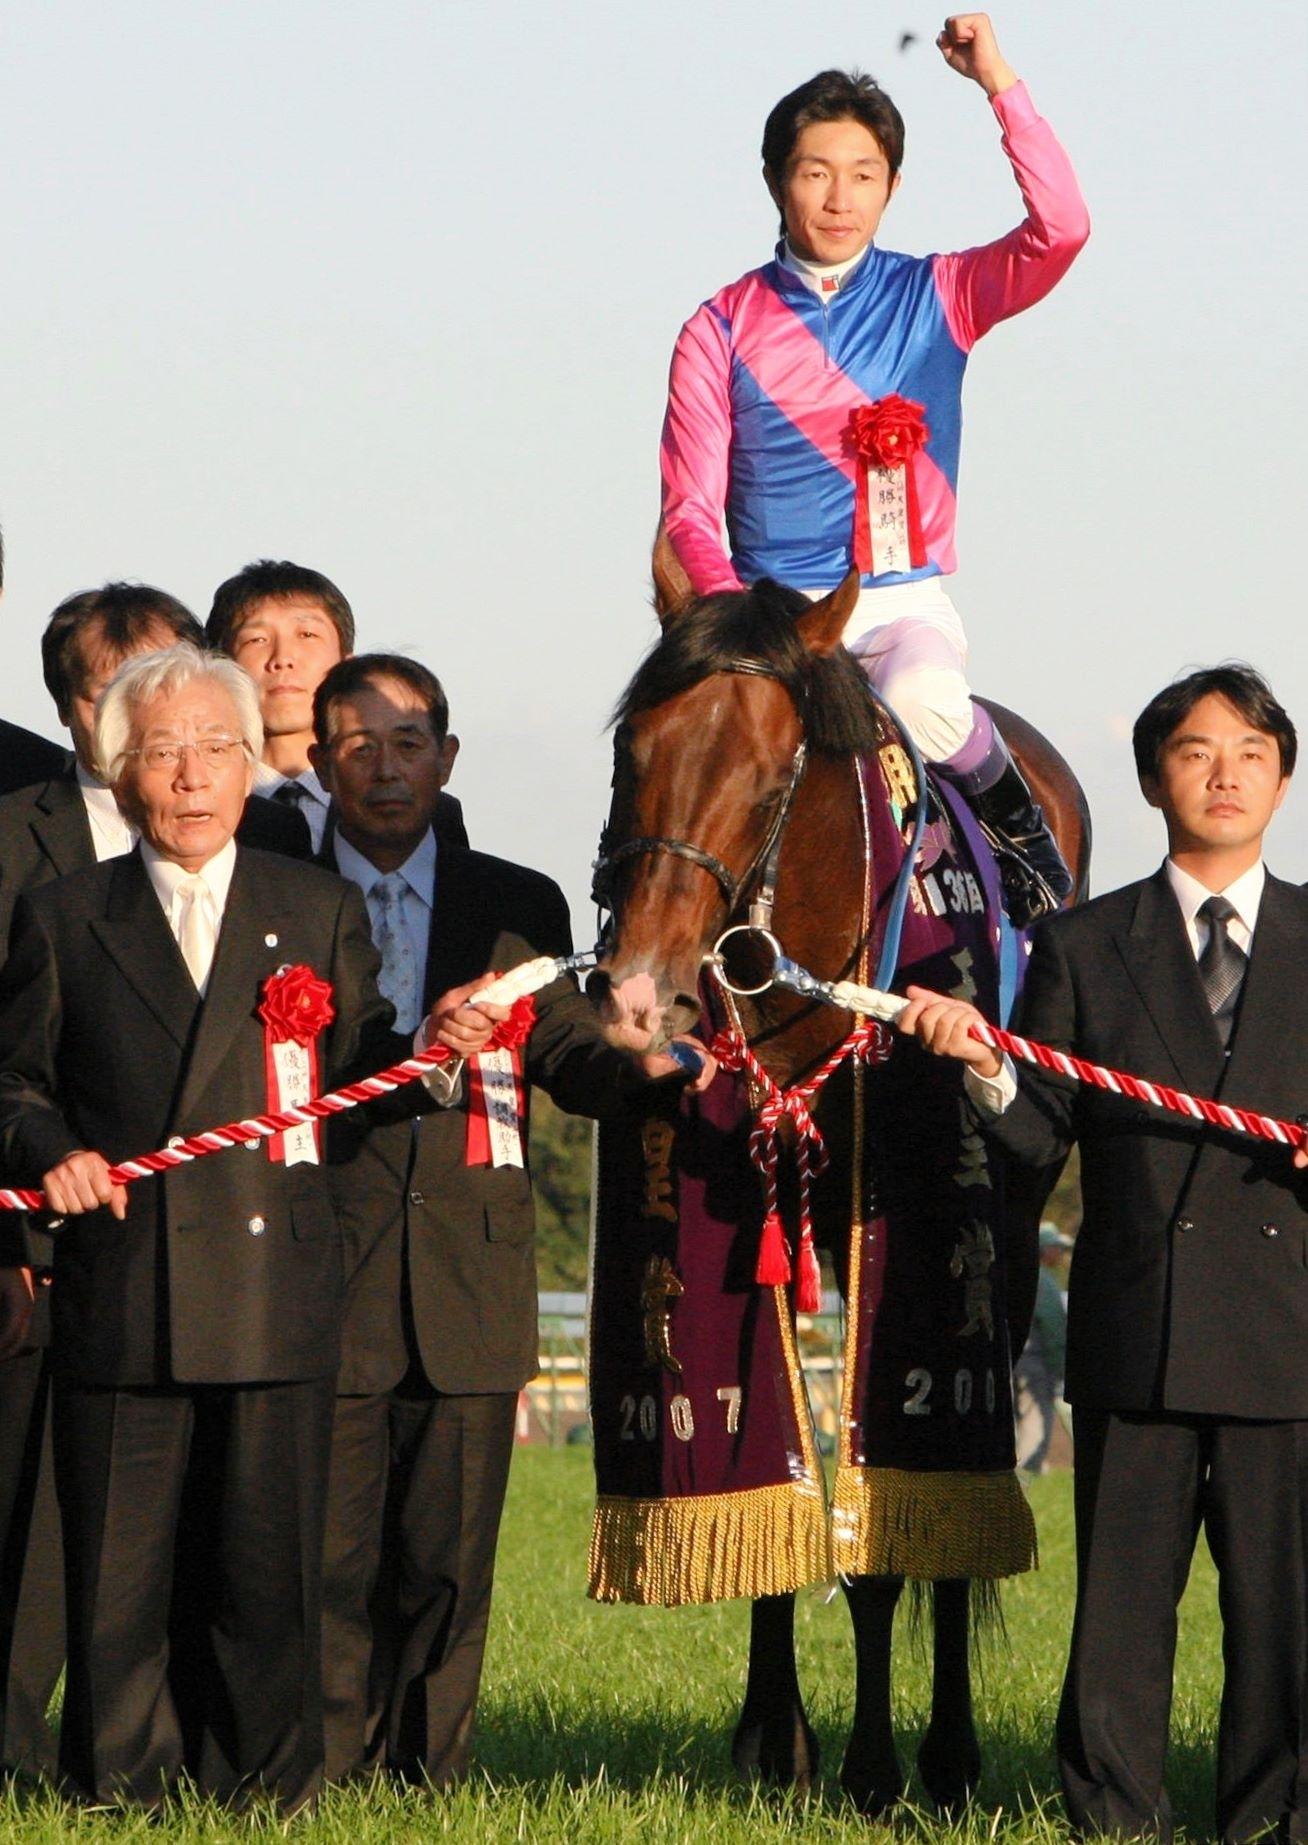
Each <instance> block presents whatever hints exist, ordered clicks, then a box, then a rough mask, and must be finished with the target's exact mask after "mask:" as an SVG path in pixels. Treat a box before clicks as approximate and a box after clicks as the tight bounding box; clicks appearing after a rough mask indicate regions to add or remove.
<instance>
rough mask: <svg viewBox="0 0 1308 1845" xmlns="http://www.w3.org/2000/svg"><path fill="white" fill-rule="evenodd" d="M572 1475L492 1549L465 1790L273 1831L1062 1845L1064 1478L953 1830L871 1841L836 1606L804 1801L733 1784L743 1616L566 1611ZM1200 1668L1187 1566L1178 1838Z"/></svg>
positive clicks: (808, 1606) (986, 1688) (129, 1823)
mask: <svg viewBox="0 0 1308 1845" xmlns="http://www.w3.org/2000/svg"><path fill="white" fill-rule="evenodd" d="M590 1494H591V1473H590V1458H589V1455H587V1454H586V1453H585V1452H584V1451H578V1450H576V1449H572V1450H562V1451H559V1452H554V1453H550V1452H548V1451H544V1450H535V1449H531V1450H523V1451H522V1452H520V1453H519V1454H518V1455H517V1457H516V1459H515V1462H514V1473H513V1482H512V1486H511V1488H510V1494H509V1505H508V1510H507V1513H506V1517H505V1528H504V1533H503V1538H502V1541H501V1547H500V1560H499V1569H498V1575H497V1585H496V1601H495V1611H494V1614H493V1617H492V1624H491V1643H490V1648H489V1652H488V1655H487V1661H486V1675H485V1679H484V1682H483V1695H482V1703H481V1718H480V1724H479V1732H478V1744H477V1751H476V1761H477V1767H476V1773H475V1774H474V1777H473V1779H472V1780H471V1782H470V1783H469V1784H468V1785H467V1786H465V1787H463V1788H461V1789H460V1790H459V1791H458V1792H456V1793H454V1794H451V1795H448V1796H443V1797H434V1798H433V1797H430V1796H426V1795H422V1794H417V1793H409V1794H404V1795H397V1794H394V1793H391V1792H389V1791H388V1790H385V1789H383V1788H378V1789H377V1790H376V1791H373V1792H369V1793H366V1794H365V1793H361V1792H356V1791H351V1792H348V1793H345V1792H333V1793H331V1794H329V1795H327V1796H325V1797H324V1799H323V1801H322V1804H321V1806H320V1807H319V1809H318V1812H317V1813H316V1814H315V1815H314V1816H313V1817H312V1818H302V1819H299V1820H297V1821H295V1822H293V1824H292V1826H291V1827H290V1831H292V1832H293V1833H294V1835H295V1837H296V1838H297V1839H301V1840H304V1841H306V1845H309V1842H311V1845H383V1842H385V1845H390V1841H396V1842H397V1845H407V1842H408V1841H413V1842H414V1845H418V1842H419V1841H423V1842H426V1841H430V1840H459V1841H469V1842H470V1845H471V1842H473V1841H475V1842H476V1845H501V1842H503V1845H509V1842H510V1841H531V1842H533V1845H534V1842H536V1841H540V1842H541V1845H545V1842H546V1841H548V1842H549V1845H555V1842H559V1845H578V1842H580V1841H595V1842H596V1845H620V1842H621V1845H627V1842H628V1841H630V1842H631V1845H636V1842H637V1841H639V1845H682V1842H683V1841H699V1840H704V1841H710V1842H712V1845H737V1841H739V1842H740V1845H744V1842H745V1841H749V1845H770V1842H771V1841H774V1840H789V1839H804V1840H813V1841H827V1840H848V1841H853V1840H860V1841H877V1840H884V1839H890V1838H894V1839H896V1840H900V1841H917V1840H923V1841H926V1840H936V1839H956V1840H958V1841H960V1845H961V1842H963V1841H967V1842H969V1845H983V1841H986V1840H994V1841H997V1842H998V1841H1004V1842H1008V1841H1018V1840H1021V1841H1055V1840H1057V1841H1063V1840H1065V1839H1066V1838H1067V1836H1068V1835H1067V1832H1066V1828H1065V1827H1064V1825H1063V1822H1062V1817H1061V1812H1060V1809H1059V1805H1058V1800H1057V1782H1056V1779H1055V1774H1054V1766H1053V1759H1052V1753H1051V1740H1050V1738H1051V1730H1052V1726H1053V1716H1054V1707H1055V1703H1056V1701H1057V1697H1058V1688H1059V1680H1060V1676H1061V1672H1062V1665H1063V1653H1064V1648H1065V1645H1066V1638H1067V1629H1068V1623H1069V1619H1070V1613H1071V1601H1072V1579H1073V1560H1072V1540H1071V1480H1070V1477H1069V1476H1067V1475H1055V1476H1050V1477H1047V1478H1046V1479H1043V1480H1038V1481H1036V1482H1035V1483H1034V1484H1033V1487H1032V1499H1033V1502H1034V1505H1035V1510H1036V1517H1037V1520H1038V1523H1039V1527H1040V1539H1041V1550H1042V1562H1043V1567H1042V1569H1041V1570H1040V1572H1039V1573H1038V1574H1037V1575H1034V1576H1030V1577H1027V1578H1024V1579H1022V1580H1021V1581H1018V1582H1016V1583H1013V1584H1010V1585H1009V1586H1008V1588H1007V1590H1006V1591H1005V1598H1004V1606H1005V1615H1006V1619H1007V1626H1008V1643H1007V1646H1005V1645H1004V1644H1003V1643H1002V1642H997V1643H995V1644H993V1645H992V1646H991V1647H990V1648H989V1650H988V1652H987V1655H986V1658H985V1663H984V1666H983V1677H982V1681H981V1683H980V1684H979V1686H978V1690H977V1699H976V1703H977V1716H978V1727H979V1729H980V1732H981V1744H982V1750H983V1753H984V1756H985V1761H986V1768H985V1775H984V1779H983V1782H982V1786H981V1791H980V1795H979V1798H978V1800H977V1802H976V1804H975V1806H974V1808H973V1809H972V1810H971V1811H970V1812H969V1813H968V1815H967V1816H966V1817H965V1819H964V1820H963V1822H962V1823H961V1824H960V1825H958V1826H956V1827H950V1828H946V1827H943V1826H941V1825H940V1823H939V1822H938V1821H937V1820H936V1819H935V1818H934V1816H933V1815H931V1814H930V1813H927V1812H922V1811H918V1810H916V1809H913V1808H909V1809H908V1810H906V1811H904V1812H903V1813H902V1814H901V1816H900V1817H899V1818H898V1819H897V1821H896V1823H895V1825H894V1826H893V1827H891V1826H885V1825H877V1826H871V1825H868V1824H867V1823H865V1822H864V1821H862V1820H860V1819H858V1818H857V1817H856V1816H855V1815H854V1814H853V1813H852V1811H851V1810H850V1809H849V1808H848V1807H847V1806H846V1805H845V1804H844V1803H843V1801H842V1798H841V1795H840V1791H839V1788H838V1786H837V1785H836V1781H835V1775H836V1772H837V1770H838V1768H839V1764H840V1756H841V1752H842V1750H843V1748H844V1741H845V1734H846V1727H847V1722H848V1713H849V1711H850V1709H851V1706H852V1699H853V1663H852V1653H851V1647H850V1643H849V1621H848V1617H847V1615H846V1612H845V1608H844V1605H843V1601H842V1600H841V1599H840V1598H836V1599H835V1600H833V1601H830V1602H828V1601H826V1600H825V1599H824V1597H823V1595H822V1594H820V1593H818V1592H811V1593H809V1594H807V1595H804V1596H802V1597H801V1598H800V1607H799V1618H798V1635H799V1648H800V1667H801V1673H802V1678H803V1683H804V1686H805V1689H806V1693H807V1696H808V1700H809V1711H810V1717H811V1719H812V1721H813V1723H814V1725H815V1727H816V1728H817V1730H818V1733H819V1736H820V1738H821V1742H822V1749H823V1774H822V1785H821V1787H820V1789H819V1791H818V1792H817V1793H816V1794H815V1795H814V1796H813V1797H812V1798H811V1799H810V1800H808V1801H807V1802H804V1803H801V1802H793V1801H792V1802H787V1801H782V1800H778V1799H777V1798H776V1797H774V1796H770V1795H765V1794H759V1793H756V1792H753V1791H751V1790H749V1789H747V1788H744V1787H742V1786H740V1785H739V1784H738V1783H737V1782H736V1781H734V1779H733V1778H732V1775H731V1770H730V1764H729V1762H728V1753H727V1743H728V1739H729V1736H730V1732H731V1728H732V1725H733V1723H734V1720H735V1714H736V1703H737V1699H738V1697H739V1694H740V1690H741V1685H742V1682H743V1669H744V1660H745V1648H746V1636H747V1629H748V1610H747V1608H746V1606H745V1605H744V1604H738V1603H730V1604H727V1605H724V1606H720V1607H716V1608H692V1609H682V1610H678V1611H675V1612H663V1611H661V1610H656V1609H628V1608H600V1607H596V1606H595V1605H594V1604H592V1603H590V1602H588V1601H586V1599H585V1593H584V1583H585V1549H586V1539H587V1533H588V1520H589V1512H590ZM902 1625H903V1627H904V1632H903V1634H902V1635H901V1637H900V1641H899V1645H898V1662H897V1681H896V1687H897V1689H896V1697H897V1712H898V1732H899V1737H900V1755H901V1759H902V1760H903V1762H904V1765H905V1767H906V1768H909V1767H911V1764H912V1760H913V1753H914V1751H915V1749H916V1744H917V1739H918V1736H919V1735H920V1733H921V1730H922V1728H923V1726H924V1723H925V1716H926V1709H927V1703H928V1699H929V1682H928V1677H927V1672H926V1669H925V1665H924V1662H923V1660H922V1658H921V1657H920V1656H919V1653H918V1651H917V1650H916V1649H915V1647H914V1645H913V1643H912V1641H911V1639H910V1638H909V1637H908V1634H907V1624H906V1623H903V1624H902ZM1219 1680H1220V1657H1219V1642H1218V1629H1217V1617H1216V1612H1215V1598H1214V1585H1213V1578H1212V1569H1211V1565H1210V1564H1209V1561H1208V1558H1207V1555H1206V1553H1205V1552H1203V1551H1202V1549H1201V1552H1200V1556H1199V1558H1198V1559H1197V1561H1196V1567H1195V1571H1194V1576H1193V1580H1192V1582H1191V1586H1190V1590H1189V1593H1188V1595H1187V1598H1186V1603H1185V1605H1184V1607H1183V1609H1182V1637H1181V1648H1180V1655H1179V1659H1178V1670H1177V1682H1178V1685H1179V1687H1180V1695H1179V1696H1178V1698H1177V1701H1176V1708H1175V1712H1174V1717H1173V1750H1172V1764H1171V1772H1170V1776H1169V1784H1170V1787H1171V1791H1172V1796H1173V1800H1174V1803H1175V1806H1176V1809H1177V1818H1178V1821H1179V1823H1180V1825H1181V1826H1182V1827H1183V1829H1184V1831H1185V1832H1186V1833H1187V1834H1188V1835H1189V1836H1190V1837H1193V1838H1205V1837H1208V1836H1210V1834H1211V1821H1210V1815H1211V1810H1212V1766H1211V1753H1212V1734H1213V1724H1214V1721H1215V1713H1216V1705H1217V1695H1218V1689H1219ZM278 1830H279V1828H278V1827H277V1826H276V1824H275V1823H274V1822H273V1821H271V1820H266V1819H261V1818H252V1817H248V1816H247V1817H244V1818H241V1819H235V1818H230V1817H227V1816H224V1815H222V1814H218V1813H215V1812H213V1811H212V1810H210V1809H208V1808H206V1807H204V1806H201V1805H199V1804H197V1803H193V1802H192V1803H186V1802H181V1803H179V1804H178V1805H177V1807H176V1808H175V1809H174V1811H173V1812H172V1813H171V1814H170V1815H168V1816H167V1817H166V1819H165V1822H164V1823H163V1824H160V1823H159V1822H158V1821H157V1820H156V1821H147V1820H146V1819H145V1818H143V1817H141V1816H134V1815H130V1814H126V1813H109V1814H101V1813H84V1814H78V1813H74V1812H73V1811H72V1810H71V1809H69V1808H67V1807H65V1806H63V1805H62V1804H61V1803H60V1802H59V1801H58V1800H56V1799H55V1798H54V1797H53V1796H50V1795H42V1796H37V1797H35V1798H28V1799H26V1800H24V1799H22V1798H20V1797H18V1796H16V1795H10V1796H9V1799H8V1804H6V1803H5V1801H4V1799H3V1797H0V1839H2V1840H3V1841H4V1845H52V1842H53V1841H56V1840H60V1841H63V1840H77V1841H85V1842H86V1845H110V1842H111V1841H112V1842H113V1845H118V1842H119V1841H126V1840H140V1841H146V1840H150V1841H155V1842H157V1841H160V1840H163V1841H167V1842H168V1845H191V1842H192V1841H199V1840H201V1839H204V1840H214V1841H233V1842H235V1841H238V1840H248V1839H250V1838H252V1837H272V1836H274V1835H275V1834H276V1832H277V1831H278Z"/></svg>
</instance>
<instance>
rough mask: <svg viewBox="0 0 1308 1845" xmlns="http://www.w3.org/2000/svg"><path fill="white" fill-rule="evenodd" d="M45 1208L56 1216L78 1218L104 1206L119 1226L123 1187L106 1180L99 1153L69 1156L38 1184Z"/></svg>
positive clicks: (123, 1207) (124, 1208) (124, 1203)
mask: <svg viewBox="0 0 1308 1845" xmlns="http://www.w3.org/2000/svg"><path fill="white" fill-rule="evenodd" d="M41 1185H42V1188H43V1189H44V1191H45V1203H46V1209H47V1210H49V1211H53V1212H54V1214H55V1215H56V1217H80V1216H81V1215H82V1213H83V1212H84V1211H98V1210H99V1209H100V1208H101V1206H102V1205H106V1204H107V1205H108V1206H109V1209H110V1210H111V1211H112V1212H113V1214H114V1216H115V1217H116V1218H117V1219H118V1220H119V1222H120V1223H121V1222H122V1220H123V1218H124V1217H126V1215H127V1187H126V1186H125V1185H115V1184H114V1183H113V1181H112V1180H111V1179H110V1177H109V1162H108V1160H106V1159H105V1158H104V1157H103V1156H102V1155H101V1154H99V1153H70V1154H69V1155H68V1158H67V1159H63V1160H60V1162H59V1164H58V1165H57V1166H52V1167H51V1168H50V1170H49V1172H47V1173H46V1175H45V1177H44V1178H43V1179H42V1181H41Z"/></svg>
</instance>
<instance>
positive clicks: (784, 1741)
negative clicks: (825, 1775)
mask: <svg viewBox="0 0 1308 1845" xmlns="http://www.w3.org/2000/svg"><path fill="white" fill-rule="evenodd" d="M820 1756H821V1750H820V1749H819V1747H818V1739H817V1736H816V1734H815V1733H814V1731H813V1728H812V1726H811V1725H810V1723H809V1721H808V1718H807V1717H806V1716H805V1715H804V1712H803V1710H802V1708H800V1707H798V1706H796V1707H794V1708H793V1709H791V1710H788V1711H785V1712H770V1713H769V1714H768V1715H766V1716H759V1717H755V1716H754V1715H753V1714H752V1713H751V1712H749V1711H745V1712H743V1713H742V1715H741V1719H740V1722H739V1723H738V1724H737V1725H736V1733H735V1735H734V1736H733V1737H732V1739H731V1762H732V1766H733V1767H734V1768H735V1770H736V1773H737V1774H738V1775H740V1776H742V1777H743V1778H744V1779H745V1780H747V1781H766V1782H768V1783H769V1784H770V1785H772V1786H773V1787H789V1788H794V1790H795V1792H796V1793H799V1794H807V1793H808V1792H809V1791H810V1790H811V1788H812V1786H813V1783H814V1781H815V1780H816V1779H817V1771H818V1762H819V1759H820Z"/></svg>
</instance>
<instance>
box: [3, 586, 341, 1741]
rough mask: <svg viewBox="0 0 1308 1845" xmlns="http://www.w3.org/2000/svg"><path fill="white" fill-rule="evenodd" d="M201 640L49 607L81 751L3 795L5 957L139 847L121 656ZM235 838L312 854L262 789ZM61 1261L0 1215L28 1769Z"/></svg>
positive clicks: (53, 1656) (39, 1661)
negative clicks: (125, 762) (113, 736)
mask: <svg viewBox="0 0 1308 1845" xmlns="http://www.w3.org/2000/svg"><path fill="white" fill-rule="evenodd" d="M202 638H203V637H202V634H201V630H200V626H199V623H198V622H197V621H196V619H195V617H194V616H193V615H192V614H191V613H190V611H189V609H186V608H184V607H183V606H182V604H181V603H180V602H178V601H177V599H176V598H175V597H174V596H170V595H168V594H167V593H166V592H165V591H164V590H161V589H155V588H152V587H151V586H150V585H148V584H144V583H106V584H105V585H104V586H103V588H101V589H92V590H84V591H82V592H80V593H79V594H77V595H74V596H69V597H67V598H66V599H65V600H64V601H63V602H61V603H60V605H59V607H58V608H57V609H56V610H55V611H54V613H53V614H52V615H51V617H50V619H49V621H48V622H47V624H46V628H45V632H44V634H43V635H42V637H41V660H42V668H43V672H44V677H45V683H46V687H47V689H48V690H49V693H50V696H51V698H52V699H53V700H54V705H55V710H56V712H57V713H58V716H59V721H60V722H61V723H62V724H63V725H64V726H65V728H66V729H67V730H68V731H69V732H70V733H71V736H72V742H73V754H72V756H71V757H69V756H68V755H67V754H66V752H63V751H58V750H56V751H55V764H54V767H53V770H52V771H49V772H47V773H46V774H44V775H42V776H40V778H39V779H38V780H37V781H36V782H35V783H33V784H32V785H31V786H28V787H25V788H23V789H21V790H15V791H14V792H12V793H10V794H7V795H5V796H3V797H2V798H0V961H2V960H3V958H4V953H5V947H6V944H7V942H8V938H9V925H10V921H11V918H12V916H13V911H14V905H15V903H16V901H17V899H18V897H19V895H20V894H21V893H22V892H24V891H31V890H35V889H37V888H38V887H39V886H41V885H43V884H48V883H50V882H51V881H52V880H53V879H55V878H58V877H64V876H66V875H67V874H68V873H69V872H72V871H76V870H79V869H81V868H82V867H84V866H88V865H94V864H97V863H99V862H102V861H103V860H105V859H108V858H115V857H118V856H120V855H121V854H123V853H126V852H130V851H131V849H132V846H133V844H134V843H135V840H136V829H135V827H134V826H133V825H132V823H131V822H130V820H128V819H127V818H126V816H125V815H123V814H122V813H121V812H120V811H119V808H118V805H117V802H116V801H115V799H114V794H113V790H112V789H111V788H109V787H107V786H106V785H105V783H104V782H103V781H102V780H101V779H100V776H99V774H98V773H97V770H96V765H95V754H94V734H93V733H94V722H95V707H96V701H97V700H98V698H99V696H100V694H101V692H102V691H103V690H104V688H105V686H106V685H107V684H108V683H109V681H110V679H111V678H112V677H113V675H114V673H115V672H117V670H118V668H119V667H120V666H121V665H122V664H123V662H124V661H125V660H128V659H131V658H134V657H135V656H137V655H139V654H143V653H152V652H155V651H157V650H159V649H161V648H165V647H169V646H173V645H175V643H176V642H178V641H190V642H192V643H194V644H199V643H200V642H201V641H202ZM51 749H52V750H53V749H54V746H53V745H51ZM237 837H238V839H239V840H240V841H241V843H242V844H244V845H251V846H257V847H261V848H263V849H265V850H268V851H276V852H283V853H286V854H287V855H288V856H291V857H295V858H301V859H307V858H308V857H309V852H310V847H309V836H308V829H307V827H306V826H305V823H304V821H303V820H302V819H301V818H300V816H299V815H298V814H296V813H294V812H292V811H291V810H289V809H287V808H285V807H281V806H278V805H277V804H276V803H274V802H272V801H268V800H264V799H263V798H262V797H260V796H258V795H252V796H251V797H250V799H249V800H248V801H247V803H246V807H245V812H244V814H243V815H242V818H241V823H240V826H239V828H238V832H237ZM52 1260H53V1245H52V1242H51V1239H50V1237H49V1235H48V1234H47V1233H46V1231H45V1230H44V1228H43V1227H42V1225H41V1223H40V1220H39V1219H33V1218H28V1217H14V1216H12V1214H10V1215H7V1216H6V1217H5V1218H4V1219H0V1263H5V1264H9V1265H10V1271H9V1272H8V1273H7V1274H4V1275H3V1278H2V1279H0V1297H2V1298H3V1299H5V1300H7V1301H8V1302H9V1305H10V1312H9V1313H8V1315H7V1316H6V1324H5V1327H4V1330H3V1331H0V1770H2V1771H3V1772H5V1773H21V1774H25V1775H30V1774H34V1773H49V1772H52V1771H53V1769H54V1763H55V1740H54V1735H53V1732H52V1731H51V1729H50V1726H49V1724H48V1723H47V1721H46V1710H47V1708H48V1706H49V1703H50V1698H51V1696H52V1694H53V1692H54V1688H55V1685H56V1683H57V1681H58V1677H59V1672H60V1670H61V1668H62V1665H63V1657H64V1623H63V1560H62V1549H61V1538H60V1531H59V1516H58V1508H57V1505H56V1503H55V1493H54V1480H53V1465H52V1460H51V1455H50V1442H49V1418H48V1415H47V1408H48V1399H49V1388H50V1375H49V1365H48V1347H49V1313H48V1306H49V1296H48V1291H47V1288H46V1287H45V1286H44V1285H43V1282H44V1281H48V1277H49V1271H50V1265H51V1262H52ZM20 1271H22V1272H20ZM34 1278H35V1279H34ZM29 1310H30V1318H29Z"/></svg>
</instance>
